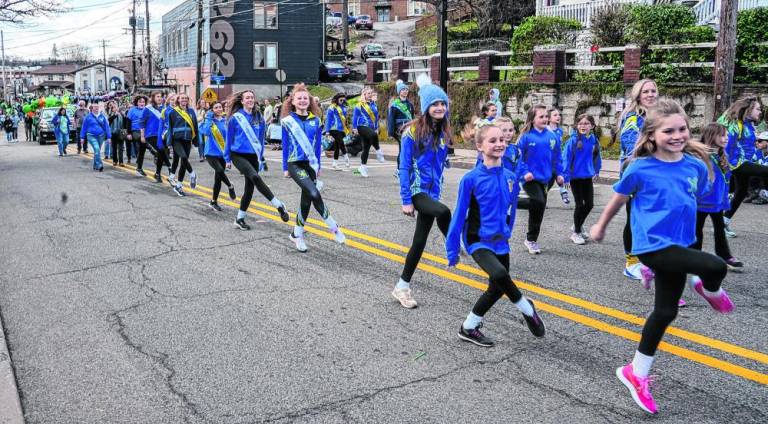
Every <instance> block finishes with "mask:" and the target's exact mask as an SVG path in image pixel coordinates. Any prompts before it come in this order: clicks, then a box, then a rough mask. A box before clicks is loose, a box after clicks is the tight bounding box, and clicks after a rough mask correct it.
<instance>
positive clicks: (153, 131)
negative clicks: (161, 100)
mask: <svg viewBox="0 0 768 424" xmlns="http://www.w3.org/2000/svg"><path fill="white" fill-rule="evenodd" d="M156 109H157V108H156ZM157 111H158V112H160V117H157V116H155V114H154V113H152V112H151V111H150V110H149V108H148V107H145V108H144V114H145V115H146V116H145V117H144V118H145V120H144V138H149V137H157V138H158V142H159V139H160V138H162V136H163V130H164V129H165V122H163V119H164V118H163V108H162V107H161V108H160V109H157ZM131 125H133V123H131Z"/></svg>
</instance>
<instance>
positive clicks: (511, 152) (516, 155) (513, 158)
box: [475, 144, 522, 178]
mask: <svg viewBox="0 0 768 424" xmlns="http://www.w3.org/2000/svg"><path fill="white" fill-rule="evenodd" d="M482 163H483V154H482V153H478V154H477V162H475V168H477V167H478V166H480V165H481V164H482ZM501 163H502V165H504V167H505V168H507V169H509V170H510V171H512V172H514V173H515V175H517V176H518V178H521V177H522V175H520V173H519V172H518V165H519V163H520V148H519V147H517V144H509V145H508V146H507V148H506V149H505V150H504V156H502V158H501Z"/></svg>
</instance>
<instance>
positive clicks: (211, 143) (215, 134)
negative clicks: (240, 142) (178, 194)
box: [200, 102, 237, 212]
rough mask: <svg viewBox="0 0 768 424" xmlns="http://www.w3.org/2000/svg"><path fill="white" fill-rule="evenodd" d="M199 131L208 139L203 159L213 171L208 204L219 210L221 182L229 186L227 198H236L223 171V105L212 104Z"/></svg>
mask: <svg viewBox="0 0 768 424" xmlns="http://www.w3.org/2000/svg"><path fill="white" fill-rule="evenodd" d="M200 131H201V132H202V134H203V135H204V136H206V139H207V140H208V142H207V143H205V146H204V150H203V154H204V156H205V160H206V161H208V165H211V168H213V171H214V172H215V176H214V181H213V197H212V198H211V203H210V204H209V205H208V206H210V207H211V209H213V210H215V211H217V212H221V206H219V203H218V199H219V191H221V183H222V182H223V183H224V184H226V186H227V187H228V188H229V198H230V199H232V200H235V198H237V194H235V186H234V185H233V184H232V183H231V182H230V181H229V178H227V174H226V173H225V172H224V167H226V162H224V146H225V144H226V139H227V120H226V119H225V118H224V105H223V104H221V102H216V103H214V104H213V106H212V107H211V110H210V111H209V112H208V113H207V114H206V116H205V121H204V122H203V125H202V126H201V129H200Z"/></svg>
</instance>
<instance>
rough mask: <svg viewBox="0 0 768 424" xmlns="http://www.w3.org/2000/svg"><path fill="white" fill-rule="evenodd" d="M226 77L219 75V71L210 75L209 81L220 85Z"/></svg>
mask: <svg viewBox="0 0 768 424" xmlns="http://www.w3.org/2000/svg"><path fill="white" fill-rule="evenodd" d="M225 79H226V78H224V75H221V73H219V74H217V75H211V81H213V82H214V83H216V85H221V83H222V82H224V80H225Z"/></svg>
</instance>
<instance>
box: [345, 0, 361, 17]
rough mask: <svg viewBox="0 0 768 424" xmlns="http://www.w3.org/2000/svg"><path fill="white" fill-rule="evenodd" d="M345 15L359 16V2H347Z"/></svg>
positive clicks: (353, 0)
mask: <svg viewBox="0 0 768 424" xmlns="http://www.w3.org/2000/svg"><path fill="white" fill-rule="evenodd" d="M347 14H349V15H351V16H360V0H349V3H347Z"/></svg>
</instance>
